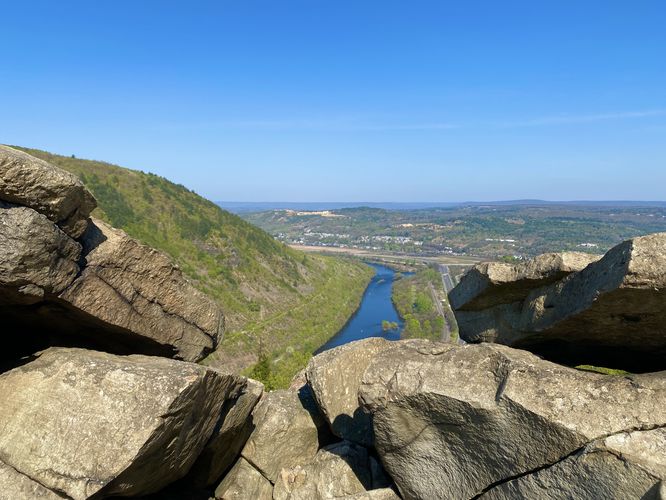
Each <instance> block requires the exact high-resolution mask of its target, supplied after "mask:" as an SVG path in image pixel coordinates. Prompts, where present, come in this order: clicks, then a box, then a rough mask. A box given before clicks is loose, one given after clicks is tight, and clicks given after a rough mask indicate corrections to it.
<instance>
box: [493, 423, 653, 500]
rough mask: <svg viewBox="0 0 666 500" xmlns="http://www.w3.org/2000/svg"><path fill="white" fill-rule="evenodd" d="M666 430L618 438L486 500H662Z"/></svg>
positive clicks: (596, 443)
mask: <svg viewBox="0 0 666 500" xmlns="http://www.w3.org/2000/svg"><path fill="white" fill-rule="evenodd" d="M664 450H666V429H664V428H660V429H654V430H650V431H633V432H628V433H625V432H623V433H619V434H613V435H612V436H609V437H607V438H605V439H600V440H598V441H594V442H592V443H590V444H589V445H588V446H586V447H585V448H584V449H583V450H581V451H579V452H577V453H575V454H573V455H571V456H569V457H567V458H566V459H564V460H562V461H561V462H558V463H556V464H554V465H552V466H549V467H546V468H544V469H541V470H539V471H537V472H534V473H533V474H528V475H525V476H522V477H520V478H517V479H514V480H512V481H508V482H505V483H502V484H501V485H498V486H496V487H494V488H492V489H490V490H489V491H488V492H487V493H485V494H483V495H482V496H481V497H480V498H482V499H483V500H503V499H506V500H509V499H513V498H549V499H553V500H560V499H561V500H566V499H571V498H580V499H587V498H604V499H609V500H624V499H627V498H644V499H654V500H657V499H659V498H663V497H660V496H659V494H660V491H659V490H660V489H661V488H662V486H663V484H664V482H666V453H665V451H664Z"/></svg>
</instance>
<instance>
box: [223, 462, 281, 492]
mask: <svg viewBox="0 0 666 500" xmlns="http://www.w3.org/2000/svg"><path fill="white" fill-rule="evenodd" d="M215 498H216V499H217V500H271V499H272V498H273V485H272V484H271V483H270V481H269V480H268V479H266V478H265V477H264V476H262V475H261V472H259V471H258V470H257V469H255V468H254V467H252V465H251V464H250V463H249V462H248V461H247V460H245V459H243V458H240V459H239V460H238V462H236V464H235V465H234V466H233V468H232V469H231V470H230V471H229V473H228V474H227V475H226V476H225V478H224V480H223V481H222V482H221V483H220V485H219V486H218V487H217V488H216V489H215Z"/></svg>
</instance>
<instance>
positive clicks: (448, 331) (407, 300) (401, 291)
mask: <svg viewBox="0 0 666 500" xmlns="http://www.w3.org/2000/svg"><path fill="white" fill-rule="evenodd" d="M393 303H394V304H395V307H396V309H397V310H398V313H399V314H400V316H401V317H402V318H403V320H404V321H405V328H404V330H403V332H402V337H403V338H426V339H431V340H448V339H451V340H452V341H456V340H457V339H458V325H457V323H456V320H455V317H454V315H453V311H452V310H451V307H450V306H449V303H448V299H447V297H446V293H445V291H444V286H443V284H442V277H441V275H440V273H439V271H437V269H435V268H433V267H427V268H424V269H421V270H419V271H417V272H416V273H415V274H414V275H412V276H403V277H401V278H400V279H398V280H396V282H395V283H394V284H393Z"/></svg>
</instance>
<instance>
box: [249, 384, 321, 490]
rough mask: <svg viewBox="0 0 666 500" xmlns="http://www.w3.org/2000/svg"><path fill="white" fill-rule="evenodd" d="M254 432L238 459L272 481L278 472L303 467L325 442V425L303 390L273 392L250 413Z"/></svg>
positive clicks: (263, 398)
mask: <svg viewBox="0 0 666 500" xmlns="http://www.w3.org/2000/svg"><path fill="white" fill-rule="evenodd" d="M252 417H253V420H254V425H255V429H254V431H253V432H252V434H251V435H250V438H249V439H248V440H247V443H246V444H245V447H244V448H243V451H242V456H243V458H245V459H246V460H247V461H248V462H250V463H251V464H252V465H254V466H255V467H256V468H257V469H258V470H259V471H260V472H261V473H262V474H263V475H264V476H265V477H266V478H268V479H269V480H270V481H271V482H275V480H276V479H277V477H278V474H279V472H280V470H281V469H283V468H288V467H293V466H295V465H299V464H305V463H307V462H309V461H310V460H312V458H314V456H315V454H316V453H317V450H318V449H319V448H320V445H322V444H324V443H325V441H326V439H327V432H328V429H327V426H326V422H325V421H324V419H323V417H322V416H321V414H320V413H319V411H318V409H317V405H316V403H315V402H314V400H313V399H312V395H311V394H310V392H309V390H307V388H304V389H303V390H301V391H298V392H297V391H286V390H281V391H273V392H269V393H267V394H265V395H264V397H262V398H261V401H259V403H258V404H257V406H256V407H255V409H254V411H253V412H252Z"/></svg>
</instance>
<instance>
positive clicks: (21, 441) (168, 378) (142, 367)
mask: <svg viewBox="0 0 666 500" xmlns="http://www.w3.org/2000/svg"><path fill="white" fill-rule="evenodd" d="M242 385H244V379H243V378H242V377H237V376H233V375H223V374H221V373H219V372H216V371H214V370H210V369H206V368H204V367H201V366H198V365H195V364H191V363H185V362H181V361H175V360H170V359H165V358H157V357H146V356H139V355H134V356H126V357H123V356H116V355H112V354H107V353H100V352H95V351H86V350H82V349H65V348H52V349H49V350H47V351H45V352H44V353H42V354H41V355H39V357H38V358H37V359H36V360H34V361H32V362H30V363H28V364H24V365H22V366H20V367H18V368H15V369H13V370H11V371H8V372H5V373H3V374H2V375H0V400H1V401H2V406H1V407H0V429H2V433H0V461H1V462H2V463H4V465H6V466H7V467H10V468H11V469H13V470H14V471H15V472H17V473H18V474H21V475H22V476H25V477H26V478H29V479H30V480H32V481H34V482H36V483H39V484H40V485H42V486H43V487H44V488H47V489H49V490H51V491H53V492H56V493H59V494H64V495H67V497H68V498H73V499H74V500H80V499H87V498H92V497H94V498H103V497H108V496H113V495H118V496H138V495H143V494H148V493H153V492H156V491H158V490H160V489H161V488H163V487H164V486H165V485H167V484H169V483H171V482H173V481H175V480H177V479H180V478H182V477H183V476H185V474H186V473H187V472H188V471H189V470H190V467H191V466H192V464H193V463H194V461H195V460H196V458H197V457H198V456H199V454H200V453H201V451H202V450H203V448H204V446H205V445H206V443H207V442H208V441H209V438H210V437H211V435H212V433H213V431H214V429H215V427H216V425H217V423H218V420H219V418H220V410H221V408H223V407H224V404H225V402H226V401H227V399H228V398H229V397H230V395H233V394H235V393H237V392H238V389H239V386H242ZM0 481H1V480H0ZM16 498H20V497H16ZM24 498H25V497H24Z"/></svg>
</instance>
